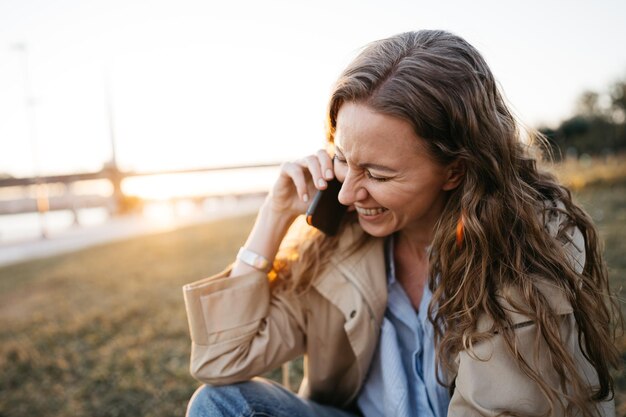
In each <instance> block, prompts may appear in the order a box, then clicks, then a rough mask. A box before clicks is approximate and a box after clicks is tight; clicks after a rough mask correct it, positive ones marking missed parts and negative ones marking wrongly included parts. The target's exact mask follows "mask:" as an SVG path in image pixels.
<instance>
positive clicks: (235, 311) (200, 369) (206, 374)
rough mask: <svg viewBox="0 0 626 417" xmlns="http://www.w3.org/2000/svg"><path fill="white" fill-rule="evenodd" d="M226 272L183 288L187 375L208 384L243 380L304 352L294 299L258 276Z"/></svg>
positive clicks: (300, 313) (301, 316)
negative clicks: (187, 335) (188, 343)
mask: <svg viewBox="0 0 626 417" xmlns="http://www.w3.org/2000/svg"><path fill="white" fill-rule="evenodd" d="M228 273H229V271H224V272H222V273H221V274H218V275H216V276H212V277H209V278H206V279H203V280H200V281H197V282H194V283H192V284H188V285H186V286H184V287H183V293H184V298H185V307H186V310H187V319H188V322H189V330H190V334H191V341H192V345H191V364H190V371H191V374H192V376H193V377H194V378H196V379H198V380H199V381H201V382H204V383H207V384H215V385H221V384H230V383H234V382H240V381H245V380H248V379H250V378H252V377H254V376H257V375H259V374H262V373H264V372H267V371H269V370H272V369H274V368H276V367H277V366H279V365H281V364H282V363H284V362H286V361H288V360H291V359H293V358H295V357H297V356H298V355H300V354H302V353H303V352H304V346H305V334H304V330H303V329H304V328H305V325H304V314H303V309H302V307H301V306H300V303H299V300H298V299H297V297H296V296H295V295H293V294H284V293H278V294H273V293H272V292H271V291H270V285H269V281H268V277H267V275H266V274H264V273H262V272H251V273H248V274H245V275H241V276H236V277H230V276H228Z"/></svg>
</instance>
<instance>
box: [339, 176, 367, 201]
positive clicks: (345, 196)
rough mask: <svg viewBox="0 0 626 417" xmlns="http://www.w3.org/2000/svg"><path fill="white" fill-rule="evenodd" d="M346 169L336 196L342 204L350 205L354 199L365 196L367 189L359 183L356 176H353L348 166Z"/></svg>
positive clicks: (361, 198) (362, 198)
mask: <svg viewBox="0 0 626 417" xmlns="http://www.w3.org/2000/svg"><path fill="white" fill-rule="evenodd" d="M347 171H348V172H347V173H346V176H345V178H344V179H343V184H341V190H339V195H338V196H337V198H338V199H339V202H340V203H341V204H343V205H344V206H351V205H352V204H354V203H355V202H356V201H360V200H364V199H365V198H367V191H366V190H365V189H364V188H363V187H361V186H360V185H359V181H358V178H356V177H355V175H354V172H353V171H352V170H351V169H350V168H348V170H347Z"/></svg>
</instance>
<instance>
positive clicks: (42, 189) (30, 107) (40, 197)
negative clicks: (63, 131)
mask: <svg viewBox="0 0 626 417" xmlns="http://www.w3.org/2000/svg"><path fill="white" fill-rule="evenodd" d="M13 50H14V51H16V52H18V53H19V54H20V56H21V65H22V77H23V85H24V103H25V105H26V120H27V125H28V136H29V139H30V145H31V150H32V158H33V171H34V172H33V174H34V177H35V179H36V186H35V187H36V200H37V212H38V213H39V230H40V235H41V237H42V238H43V239H45V238H47V237H48V232H47V227H46V212H47V211H48V210H49V208H50V204H49V201H48V189H47V188H46V184H44V183H43V182H42V181H41V179H40V175H41V173H40V172H39V150H38V147H37V145H38V144H37V119H36V114H35V99H34V97H33V93H32V88H31V84H30V73H29V71H28V48H27V46H26V44H24V43H17V44H15V45H13Z"/></svg>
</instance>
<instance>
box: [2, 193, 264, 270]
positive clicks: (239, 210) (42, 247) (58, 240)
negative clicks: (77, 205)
mask: <svg viewBox="0 0 626 417" xmlns="http://www.w3.org/2000/svg"><path fill="white" fill-rule="evenodd" d="M261 202H262V198H259V199H248V200H244V201H238V202H236V203H232V204H225V205H224V206H223V207H221V208H220V209H219V210H215V211H213V212H211V213H197V214H194V215H191V216H185V217H178V218H173V219H171V220H168V221H164V222H157V221H155V220H149V219H146V218H144V217H141V216H139V215H134V216H124V217H119V218H114V219H111V220H109V221H107V222H106V223H103V224H100V225H97V226H89V227H75V228H71V229H68V230H65V231H63V232H59V233H55V234H53V235H51V236H50V237H48V238H46V239H36V240H28V241H22V242H12V243H0V266H5V265H9V264H13V263H17V262H23V261H27V260H31V259H37V258H45V257H48V256H53V255H58V254H62V253H68V252H73V251H76V250H79V249H83V248H86V247H89V246H93V245H97V244H101V243H106V242H112V241H117V240H124V239H128V238H131V237H134V236H142V235H147V234H151V233H160V232H165V231H168V230H174V229H177V228H180V227H184V226H189V225H193V224H199V223H205V222H208V221H212V220H219V219H222V218H228V217H236V216H240V215H244V214H250V213H254V212H256V211H257V210H258V208H259V206H260V204H261Z"/></svg>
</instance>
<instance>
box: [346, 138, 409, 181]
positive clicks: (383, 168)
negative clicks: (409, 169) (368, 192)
mask: <svg viewBox="0 0 626 417" xmlns="http://www.w3.org/2000/svg"><path fill="white" fill-rule="evenodd" d="M335 148H336V149H337V150H338V151H339V152H340V153H341V154H342V155H343V149H341V147H340V146H339V145H337V144H336V143H335ZM357 165H358V167H359V168H365V169H373V170H374V171H380V172H386V173H388V174H397V173H398V171H396V170H395V169H393V168H389V167H388V166H385V165H379V164H373V163H370V162H366V163H364V164H357Z"/></svg>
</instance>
